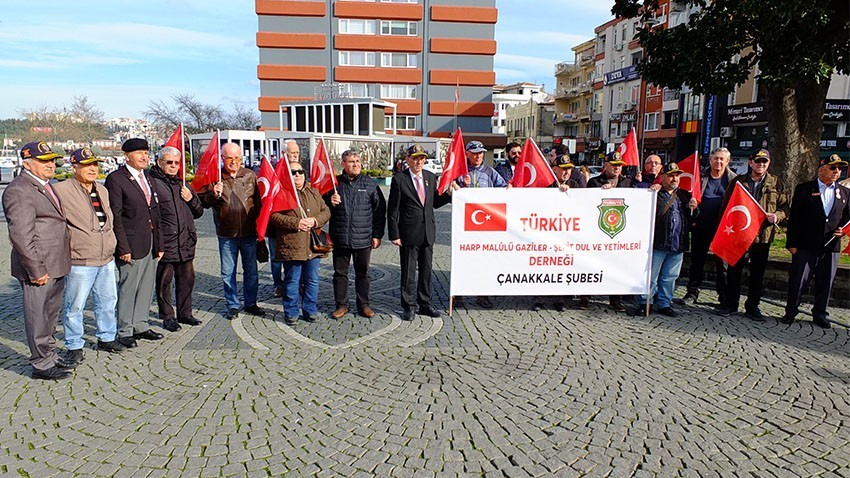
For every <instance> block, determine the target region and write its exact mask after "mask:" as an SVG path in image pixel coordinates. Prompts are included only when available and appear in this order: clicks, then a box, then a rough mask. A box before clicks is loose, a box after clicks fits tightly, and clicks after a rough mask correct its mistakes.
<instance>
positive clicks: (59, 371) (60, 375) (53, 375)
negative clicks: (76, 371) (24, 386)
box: [32, 365, 71, 380]
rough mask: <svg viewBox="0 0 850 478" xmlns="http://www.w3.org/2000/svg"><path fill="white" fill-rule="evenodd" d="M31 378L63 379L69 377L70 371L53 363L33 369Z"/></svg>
mask: <svg viewBox="0 0 850 478" xmlns="http://www.w3.org/2000/svg"><path fill="white" fill-rule="evenodd" d="M32 378H35V379H38V380H63V379H66V378H71V371H70V370H68V369H64V368H60V367H57V366H55V365H54V366H52V367H50V368H48V369H44V370H36V369H33V371H32Z"/></svg>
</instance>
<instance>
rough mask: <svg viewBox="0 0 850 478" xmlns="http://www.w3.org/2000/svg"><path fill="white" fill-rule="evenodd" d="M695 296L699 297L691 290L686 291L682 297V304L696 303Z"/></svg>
mask: <svg viewBox="0 0 850 478" xmlns="http://www.w3.org/2000/svg"><path fill="white" fill-rule="evenodd" d="M697 298H699V296H698V295H696V294H694V293H692V292H688V293H687V294H685V296H684V297H682V304H684V305H694V304H696V303H697Z"/></svg>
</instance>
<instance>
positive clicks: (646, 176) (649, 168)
mask: <svg viewBox="0 0 850 478" xmlns="http://www.w3.org/2000/svg"><path fill="white" fill-rule="evenodd" d="M660 172H661V157H660V156H658V155H656V154H650V155H649V156H647V157H646V159H645V160H643V171H639V172H638V173H637V175H636V176H635V180H634V181H633V182H632V187H634V188H642V189H647V188H649V187H650V186H652V184H653V183H654V182H655V179H656V178H658V174H659V173H660Z"/></svg>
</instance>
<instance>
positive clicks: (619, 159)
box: [605, 151, 626, 166]
mask: <svg viewBox="0 0 850 478" xmlns="http://www.w3.org/2000/svg"><path fill="white" fill-rule="evenodd" d="M605 162H606V163H611V165H612V166H622V165H624V164H626V162H625V161H623V155H622V154H620V152H619V151H611V152H610V153H608V156H605Z"/></svg>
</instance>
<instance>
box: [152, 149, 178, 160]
mask: <svg viewBox="0 0 850 478" xmlns="http://www.w3.org/2000/svg"><path fill="white" fill-rule="evenodd" d="M166 156H177V157H178V158H179V157H180V150H179V149H177V148H175V147H174V146H165V147H164V148H162V149H160V150H159V153H157V160H158V161H161V160H163V159H165V157H166Z"/></svg>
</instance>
